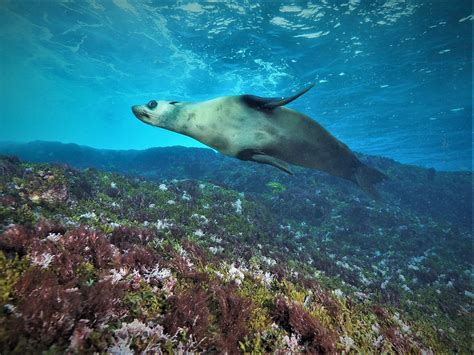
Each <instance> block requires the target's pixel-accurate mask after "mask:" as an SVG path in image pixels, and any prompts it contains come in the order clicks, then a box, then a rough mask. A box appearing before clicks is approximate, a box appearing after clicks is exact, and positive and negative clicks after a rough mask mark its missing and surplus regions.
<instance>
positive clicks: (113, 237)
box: [0, 149, 474, 354]
mask: <svg viewBox="0 0 474 355" xmlns="http://www.w3.org/2000/svg"><path fill="white" fill-rule="evenodd" d="M196 151H198V150H192V149H189V151H188V152H189V154H188V156H187V158H186V157H185V158H183V159H184V161H187V159H190V157H191V156H193V157H194V158H193V159H195V161H196V162H198V163H199V162H201V163H202V162H204V161H205V158H203V157H200V156H199V154H198V153H196ZM205 154H207V153H205ZM170 156H171V157H172V155H169V156H168V159H171V158H169V157H170ZM180 157H182V154H181V153H180ZM364 159H365V161H366V162H367V163H369V164H371V165H375V166H376V167H377V168H378V169H380V171H382V172H383V173H384V174H386V175H388V176H389V178H390V181H391V182H387V183H391V184H392V186H391V187H390V189H385V190H384V189H383V188H382V189H381V197H382V200H381V201H374V200H372V199H370V198H368V197H367V196H365V195H364V193H363V192H361V191H360V190H358V189H357V188H356V187H355V186H351V185H348V184H349V183H346V182H344V181H341V180H338V179H336V178H333V177H328V176H326V175H323V174H319V173H316V172H310V173H306V172H303V171H298V170H297V171H296V172H295V173H296V177H297V178H292V177H287V176H283V177H281V176H282V175H280V173H279V172H278V171H273V170H269V169H270V168H269V169H263V170H261V171H260V172H259V173H255V171H254V170H253V169H254V166H253V165H251V164H249V163H240V162H236V163H235V165H227V166H224V167H222V169H223V170H219V169H216V170H215V171H214V174H215V175H214V179H213V178H210V177H209V176H210V175H207V176H206V174H211V173H210V172H209V171H199V169H193V171H197V172H198V173H199V174H200V176H189V174H188V178H186V166H185V165H183V164H181V165H180V163H179V162H180V161H183V160H179V161H178V160H175V161H174V163H172V162H168V163H169V164H170V165H174V168H175V170H174V172H173V174H180V176H175V177H176V178H177V179H175V177H172V176H167V177H164V176H161V175H160V174H165V173H166V171H167V170H166V169H167V167H166V166H167V165H166V164H168V163H166V162H165V161H160V160H155V163H156V164H158V166H157V169H159V167H160V166H162V167H163V170H161V172H159V173H157V174H156V175H154V176H152V177H150V176H143V175H144V174H140V173H139V171H138V170H136V171H135V174H134V176H126V175H123V174H120V173H114V172H107V171H101V170H97V169H95V168H90V169H82V170H81V169H78V168H73V167H71V166H67V165H55V164H50V163H27V162H22V161H20V160H19V159H17V158H14V157H2V158H1V159H0V232H1V235H0V303H1V304H0V307H1V309H2V312H1V314H0V351H1V353H2V354H8V353H39V352H42V351H43V352H48V353H64V352H81V353H82V352H87V353H91V352H112V353H124V352H147V351H148V352H163V353H174V352H177V351H181V352H182V351H187V352H203V351H211V352H218V353H221V352H228V353H230V354H234V353H256V354H260V353H268V352H280V353H289V352H293V353H295V352H296V353H297V352H307V353H340V352H352V353H358V352H362V353H369V352H372V353H374V352H388V353H397V352H398V353H408V352H429V351H434V352H441V353H447V352H454V351H457V352H464V353H467V352H472V351H473V350H474V349H473V348H472V337H471V334H472V321H473V318H472V311H473V308H472V300H473V298H474V289H473V283H472V281H473V280H472V279H473V276H474V275H473V273H472V264H471V251H472V250H471V245H472V234H471V230H470V222H468V221H467V219H468V218H469V217H466V216H465V215H464V214H463V213H461V212H460V213H451V214H450V213H448V212H447V213H442V212H443V208H445V207H444V205H443V202H442V201H438V200H440V199H437V198H436V197H435V196H428V197H426V198H425V197H423V196H424V194H425V193H426V192H427V191H428V192H429V193H435V191H436V189H437V186H438V185H437V184H442V185H444V187H443V189H444V191H449V190H450V189H453V191H454V190H455V191H457V192H454V193H453V194H454V195H453V199H457V201H458V202H454V203H453V204H452V207H451V209H452V210H453V211H455V210H456V209H458V210H459V211H462V210H463V208H464V207H463V206H465V205H463V203H464V204H469V203H470V201H468V202H466V201H465V200H464V199H465V198H466V197H467V198H468V199H469V198H470V197H468V196H470V195H469V194H467V195H466V197H464V199H463V197H459V196H460V195H456V193H457V194H464V193H465V191H469V189H470V183H471V182H470V181H471V179H472V176H471V175H470V174H454V173H452V174H443V173H436V174H430V173H429V172H428V171H427V170H425V169H421V168H416V167H408V166H402V165H399V164H396V163H394V162H392V161H389V160H383V159H381V160H377V159H375V158H368V157H366V158H364ZM110 161H111V160H110ZM231 164H234V163H231ZM91 165H93V164H91ZM148 166H149V165H148ZM229 166H230V167H232V166H238V167H239V168H238V169H229ZM104 170H105V169H104ZM224 170H226V172H224ZM157 171H158V170H157ZM170 171H171V170H170ZM170 174H171V173H170ZM219 174H223V175H222V176H223V177H222V178H219ZM224 174H227V175H225V176H224ZM140 175H141V176H140ZM432 175H434V176H432ZM407 176H410V181H414V182H415V183H413V184H412V185H411V186H408V187H407V188H408V189H418V190H419V196H418V197H419V198H417V199H416V201H428V200H430V201H433V205H430V206H423V205H417V204H416V202H415V200H410V198H409V197H408V196H407V195H406V193H404V192H400V193H399V194H398V195H397V194H396V193H395V192H394V191H396V190H397V189H399V190H400V191H402V186H401V185H402V184H403V181H404V179H405V178H406V177H407ZM250 179H251V180H252V181H253V184H252V185H251V186H252V188H253V189H255V190H254V191H251V190H250V189H249V188H248V186H250V184H246V183H245V182H246V181H249V180H250ZM292 179H293V180H292ZM417 181H418V182H419V183H417ZM388 191H391V192H388ZM396 196H398V197H396ZM424 198H425V199H424ZM437 201H438V202H437ZM436 203H437V204H436ZM435 204H436V205H435ZM467 212H468V211H465V213H467ZM469 213H470V212H469ZM438 214H439V215H441V214H442V215H443V217H444V218H440V217H439V216H438Z"/></svg>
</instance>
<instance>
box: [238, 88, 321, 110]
mask: <svg viewBox="0 0 474 355" xmlns="http://www.w3.org/2000/svg"><path fill="white" fill-rule="evenodd" d="M313 87H314V84H310V85H309V86H307V87H306V88H304V89H303V90H301V91H299V92H298V93H296V94H295V95H293V96H290V97H260V96H254V95H242V100H243V101H244V102H245V103H246V104H247V105H249V106H250V107H252V108H255V109H257V110H258V109H260V110H262V109H263V110H271V109H274V108H276V107H278V106H284V105H286V104H288V103H290V102H291V101H294V100H296V99H297V98H298V97H300V96H301V95H303V94H305V93H307V92H308V91H309V90H310V89H311V88H313Z"/></svg>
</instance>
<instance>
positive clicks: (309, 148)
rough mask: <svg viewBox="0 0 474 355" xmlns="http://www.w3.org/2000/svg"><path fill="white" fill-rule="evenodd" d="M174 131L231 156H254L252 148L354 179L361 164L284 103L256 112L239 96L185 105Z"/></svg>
mask: <svg viewBox="0 0 474 355" xmlns="http://www.w3.org/2000/svg"><path fill="white" fill-rule="evenodd" d="M176 131H177V132H179V133H182V134H185V135H188V136H190V137H193V138H195V139H197V140H198V141H200V142H201V143H203V144H205V145H207V146H209V147H211V148H214V149H215V150H217V151H219V152H220V153H222V154H224V155H227V156H230V157H234V158H238V159H242V160H252V157H251V155H252V153H253V152H262V153H264V154H266V155H268V156H272V157H275V158H277V159H279V160H282V161H285V162H287V163H289V164H293V165H299V166H303V167H306V168H313V169H318V170H322V171H325V172H327V173H329V174H331V175H335V176H339V177H343V178H346V179H350V180H352V174H353V172H354V170H355V168H356V167H357V166H358V165H359V164H360V162H359V160H358V159H357V158H356V157H355V155H354V154H353V153H352V152H351V151H350V150H349V148H348V147H347V146H346V145H345V144H343V143H341V142H340V141H339V140H337V139H336V138H335V137H334V136H332V135H331V134H330V133H329V132H328V131H327V130H326V129H324V128H323V127H322V126H321V125H319V124H318V123H317V122H316V121H314V120H312V119H311V118H310V117H308V116H306V115H304V114H302V113H300V112H298V111H295V110H292V109H289V108H286V107H277V108H275V109H273V110H271V111H262V110H255V109H253V108H251V107H249V106H248V105H247V104H246V103H245V102H244V101H243V100H242V99H241V97H240V96H224V97H221V98H218V99H214V100H209V101H204V102H199V103H186V104H183V106H182V108H181V112H180V114H179V115H178V117H177V130H176ZM335 157H337V158H336V159H335Z"/></svg>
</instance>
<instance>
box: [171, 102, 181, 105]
mask: <svg viewBox="0 0 474 355" xmlns="http://www.w3.org/2000/svg"><path fill="white" fill-rule="evenodd" d="M177 103H179V101H170V105H174V104H177Z"/></svg>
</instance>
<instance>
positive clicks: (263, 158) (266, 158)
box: [250, 153, 293, 175]
mask: <svg viewBox="0 0 474 355" xmlns="http://www.w3.org/2000/svg"><path fill="white" fill-rule="evenodd" d="M250 160H252V161H255V162H257V163H261V164H268V165H273V166H274V167H276V168H278V169H280V170H283V171H284V172H285V173H288V174H290V175H293V172H292V171H291V169H290V166H289V165H288V163H286V162H284V161H283V160H280V159H278V158H275V157H271V156H270V155H266V154H260V153H257V154H254V155H252V157H251V158H250Z"/></svg>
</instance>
